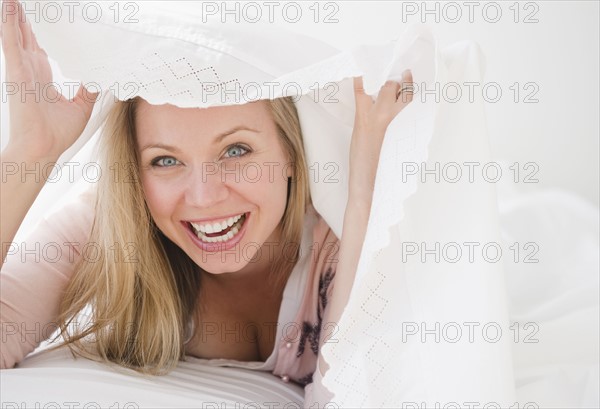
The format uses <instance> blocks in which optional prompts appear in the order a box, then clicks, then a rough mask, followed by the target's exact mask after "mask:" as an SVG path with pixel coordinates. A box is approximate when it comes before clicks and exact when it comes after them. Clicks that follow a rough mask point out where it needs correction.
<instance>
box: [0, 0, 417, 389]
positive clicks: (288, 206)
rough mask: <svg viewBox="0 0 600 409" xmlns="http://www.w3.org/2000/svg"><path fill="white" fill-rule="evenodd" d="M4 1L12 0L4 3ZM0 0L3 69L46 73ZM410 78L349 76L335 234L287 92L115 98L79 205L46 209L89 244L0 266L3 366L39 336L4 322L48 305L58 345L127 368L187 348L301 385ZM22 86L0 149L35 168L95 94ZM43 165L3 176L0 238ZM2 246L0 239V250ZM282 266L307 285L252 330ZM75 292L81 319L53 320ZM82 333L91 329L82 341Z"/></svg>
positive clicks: (160, 365)
mask: <svg viewBox="0 0 600 409" xmlns="http://www.w3.org/2000/svg"><path fill="white" fill-rule="evenodd" d="M10 4H12V5H13V6H15V7H18V10H19V14H18V15H17V14H16V13H7V12H6V9H7V5H10ZM4 5H5V7H4V8H3V21H5V22H6V23H4V24H3V27H2V34H3V36H2V47H3V50H4V53H5V55H6V76H7V81H8V82H14V83H17V84H35V83H42V84H48V83H50V82H51V79H52V73H51V70H50V66H49V64H48V59H47V55H46V54H45V52H44V51H43V50H42V49H41V48H40V47H39V45H38V44H37V41H36V39H35V35H34V34H33V32H32V30H31V28H30V26H29V24H28V23H26V22H25V17H24V14H23V12H22V9H21V7H20V5H19V4H18V3H17V2H14V1H8V2H4ZM411 82H412V78H411V76H410V73H408V72H407V73H406V74H405V76H404V77H403V81H402V83H397V82H392V81H390V82H387V83H386V84H385V85H384V86H383V87H382V89H381V91H380V92H379V95H378V97H377V99H376V100H375V101H374V100H373V99H372V98H371V97H370V96H369V95H367V94H365V92H364V89H363V87H362V79H361V78H355V80H354V91H355V100H356V114H355V122H354V129H353V134H352V142H351V149H350V175H349V176H350V179H349V198H348V204H347V207H346V210H345V216H344V226H343V234H342V237H341V238H339V240H338V238H336V237H335V236H334V235H333V233H332V232H331V230H330V229H329V228H328V226H327V225H326V223H325V222H324V221H323V220H322V219H321V218H320V217H319V215H318V214H317V213H316V212H315V211H314V209H313V208H312V206H311V205H310V197H309V191H308V186H307V169H306V163H305V158H304V153H303V144H302V136H301V130H300V125H299V121H298V117H297V113H296V110H295V107H294V104H293V102H292V101H291V100H290V99H285V98H283V99H278V100H273V101H257V102H253V103H249V104H244V105H236V106H226V107H212V108H206V109H195V108H191V109H190V108H187V109H183V108H178V107H175V106H171V105H161V106H155V105H150V104H149V103H147V102H146V101H144V100H143V99H140V98H135V99H133V100H129V101H125V102H120V103H118V104H117V105H116V108H115V109H114V111H113V112H111V115H110V117H109V119H108V121H107V124H106V126H105V128H104V135H103V136H102V138H101V142H100V143H101V161H102V164H103V166H104V167H103V176H102V179H101V182H100V183H99V184H98V186H97V188H98V190H97V192H94V193H96V195H97V200H96V203H95V207H94V208H87V209H86V207H85V206H86V204H85V203H84V204H81V205H80V206H78V207H77V208H74V209H73V211H72V212H71V211H69V214H68V219H67V215H64V216H63V218H64V219H65V222H63V221H62V220H61V223H58V222H56V223H55V224H54V226H55V227H56V228H57V229H60V231H56V232H55V233H56V234H57V235H59V234H60V235H62V236H61V237H60V239H61V240H63V239H65V238H66V239H69V240H71V242H78V240H81V241H84V242H89V243H95V244H97V245H98V248H99V249H100V256H99V257H98V258H94V259H93V260H92V259H90V258H87V257H85V256H84V255H82V254H81V253H78V256H79V257H78V258H77V259H75V260H69V261H65V263H55V264H53V265H49V264H44V263H41V264H38V265H36V266H33V267H31V268H29V267H28V268H29V273H28V274H25V272H23V271H16V269H10V270H9V271H6V270H3V275H2V280H3V283H2V284H3V285H2V300H1V301H2V303H3V310H4V312H3V315H2V320H3V325H2V331H3V332H4V331H6V332H7V333H3V334H2V336H3V343H4V344H5V345H3V349H2V357H1V358H2V359H1V364H2V368H7V367H12V366H14V364H15V363H16V362H18V361H19V360H20V359H22V358H23V357H24V356H25V355H26V354H27V353H28V352H29V351H31V350H32V349H33V348H34V347H35V346H36V343H39V341H40V340H35V342H29V343H23V342H21V343H19V341H18V338H19V337H22V336H23V334H22V333H21V332H20V331H19V329H18V328H17V329H16V331H12V332H11V333H10V335H13V337H12V338H11V336H9V334H8V330H7V329H6V328H8V327H7V326H6V325H4V324H5V323H9V322H10V323H20V322H25V321H26V320H27V318H26V317H35V318H36V319H37V322H40V321H41V322H43V323H46V322H51V321H54V320H56V321H57V322H58V323H59V326H60V329H61V332H62V335H63V336H64V338H65V341H66V343H67V344H68V345H69V346H70V347H71V348H73V350H74V351H77V352H78V353H80V354H82V355H84V356H88V357H90V358H94V357H96V356H99V357H100V358H101V359H103V360H108V361H113V362H116V363H118V364H120V365H123V366H127V367H131V368H134V369H136V370H139V371H141V372H147V373H155V374H157V373H163V372H164V371H166V370H169V369H171V368H173V367H174V366H175V365H176V364H177V361H178V360H179V359H182V358H183V357H184V356H185V355H186V354H189V355H193V356H197V357H200V358H207V359H212V358H225V359H230V360H233V361H240V362H254V361H258V362H263V361H264V362H265V364H266V363H267V361H269V365H270V367H268V368H267V369H270V370H272V371H273V373H274V374H276V375H279V376H281V377H282V379H283V380H284V381H289V380H293V381H295V382H298V383H300V384H302V385H307V384H310V383H311V382H312V374H313V372H315V371H318V372H319V373H320V374H322V373H324V372H326V370H327V365H326V363H325V362H324V361H323V360H322V359H319V362H317V357H318V356H320V355H319V348H320V346H322V344H323V342H326V340H327V339H328V338H329V337H330V336H331V332H332V331H331V330H332V329H333V328H332V326H331V325H328V324H334V323H335V322H336V321H337V320H338V319H339V317H340V315H341V313H342V311H343V308H344V306H345V305H346V301H347V297H348V294H349V292H350V289H351V287H352V282H353V279H354V272H355V270H356V266H357V263H358V256H359V254H360V250H361V246H362V242H363V240H364V235H365V231H366V226H367V222H368V217H369V212H370V205H371V200H372V194H373V187H374V181H375V174H376V170H377V164H378V160H379V152H380V149H381V145H382V142H383V137H384V134H385V131H386V129H387V127H388V125H389V123H390V122H391V121H392V119H393V118H394V117H395V116H396V115H397V114H398V113H399V112H400V111H401V110H402V109H403V108H404V107H405V106H406V105H407V104H408V103H410V101H411V100H412V94H411V93H410V91H408V90H405V89H404V88H403V85H404V83H406V84H408V83H411ZM55 92H57V91H55ZM30 96H31V95H27V94H26V92H25V91H24V90H23V92H22V93H17V94H13V95H10V96H9V107H10V131H9V132H10V135H9V137H10V138H9V143H8V145H7V147H6V148H5V149H4V150H3V152H2V162H16V163H20V164H23V165H25V166H27V167H28V168H34V167H35V164H36V163H37V164H40V166H39V169H44V167H45V165H46V164H49V163H53V162H56V161H57V159H58V158H59V156H60V155H61V154H62V153H63V152H64V151H65V150H66V149H67V148H68V147H69V146H71V145H72V144H73V143H74V142H75V140H76V139H77V138H78V137H79V135H80V134H81V133H82V131H83V129H84V127H85V125H86V123H87V121H88V120H89V117H90V114H91V110H92V108H93V105H94V102H95V99H96V97H97V95H93V94H90V93H89V92H87V90H86V89H85V88H83V87H82V88H80V90H79V92H78V93H77V95H76V96H75V98H74V99H73V100H72V101H68V100H66V99H65V98H64V97H63V98H61V99H60V101H59V102H58V103H57V102H48V101H46V100H44V99H36V98H34V97H30ZM49 99H50V100H54V98H52V96H49ZM43 176H44V175H42V177H41V178H26V179H25V180H22V179H21V177H20V175H3V178H2V191H3V193H4V194H2V199H1V200H2V202H1V205H2V214H1V218H2V228H1V235H2V243H10V242H12V241H13V239H14V236H15V234H16V232H17V230H18V228H19V225H20V224H21V222H22V221H23V218H24V217H25V215H26V213H27V210H28V209H29V208H30V207H31V205H32V203H33V202H34V200H35V198H36V197H37V195H38V193H39V192H40V190H41V188H42V187H43V185H44V182H45V179H44V177H43ZM46 177H47V175H46ZM6 192H10V195H8V194H6ZM86 203H87V204H89V200H88V201H87V202H86ZM69 220H70V222H69ZM305 220H313V223H306V222H305ZM78 221H79V224H78ZM306 226H310V227H311V228H312V229H313V232H312V234H311V236H312V239H313V241H314V243H313V244H314V245H313V247H312V250H311V251H312V252H313V254H312V257H311V259H312V262H310V263H308V265H300V264H299V258H300V256H301V254H300V247H301V246H300V243H301V241H302V236H303V233H306V232H304V231H303V229H305V228H306ZM50 230H52V229H49V228H46V229H45V230H44V229H43V228H42V229H38V232H37V233H36V234H38V235H40V236H42V235H49V234H52V232H51V231H50ZM115 245H116V247H115ZM127 246H131V247H127ZM7 249H8V247H7V246H5V245H3V246H2V260H4V259H5V258H6V256H7ZM128 250H133V256H134V257H133V259H131V258H129V256H131V255H132V254H131V253H130V252H129V251H128ZM294 268H298V269H299V270H304V271H306V272H305V273H301V274H305V275H307V276H308V277H307V278H306V283H307V284H306V288H307V293H306V294H305V296H304V298H303V301H302V304H301V306H300V309H299V310H297V311H296V314H295V318H294V323H295V324H297V326H296V327H295V329H296V330H297V333H296V334H295V335H293V336H291V337H290V336H289V335H290V334H287V338H285V339H283V341H287V342H282V340H281V339H279V338H277V337H276V334H275V333H277V334H281V332H277V331H263V330H260V329H261V328H265V327H268V326H269V324H270V323H276V324H277V325H282V324H283V323H282V322H278V317H281V316H282V315H281V314H280V307H281V306H282V298H283V293H284V289H285V286H286V283H287V282H288V279H289V277H290V275H291V274H292V272H293V270H294ZM334 277H335V279H334ZM36 279H43V280H50V281H52V280H54V281H52V282H53V286H54V287H53V288H55V289H56V290H57V291H55V292H53V293H52V294H48V293H45V294H43V293H41V292H40V293H39V294H35V298H37V299H38V300H39V301H40V302H38V303H37V309H35V308H34V307H32V306H31V305H29V303H28V302H27V298H25V297H23V292H24V291H26V290H27V289H28V288H31V287H28V283H30V282H33V281H34V280H36ZM28 280H30V281H28ZM63 292H64V295H62V294H63ZM30 296H31V295H30ZM59 304H60V305H59ZM88 304H89V305H90V306H91V308H92V313H93V320H92V322H91V323H90V325H88V326H84V327H82V328H80V329H77V330H75V331H74V332H70V331H68V328H67V327H68V325H69V323H73V322H74V319H75V318H76V315H77V314H78V313H79V312H80V311H81V310H82V309H84V308H85V307H86V306H87V305H88ZM5 306H10V307H11V308H4V307H5ZM7 311H8V312H7ZM5 314H6V315H5ZM239 323H241V324H244V326H245V327H244V332H243V336H241V337H234V340H233V341H230V340H227V339H226V338H224V335H226V333H227V331H230V330H229V329H228V328H230V327H233V328H236V329H235V330H234V331H237V332H239V330H238V329H237V327H236V325H237V324H239ZM213 324H217V327H216V328H213V327H211V326H210V325H213ZM228 325H230V327H228ZM248 326H250V328H251V329H250V330H246V329H247V328H248ZM88 335H92V336H93V337H94V338H93V339H94V342H93V343H90V342H84V341H86V340H87V336H88ZM5 339H6V342H5V341H4V340H5ZM223 339H225V341H223ZM277 342H281V344H280V345H279V347H281V350H280V351H279V355H278V357H277V359H276V362H274V361H273V359H269V358H273V357H275V355H276V354H275V352H276V350H275V348H276V345H275V344H276V343H277ZM281 351H288V352H281ZM265 368H266V367H265Z"/></svg>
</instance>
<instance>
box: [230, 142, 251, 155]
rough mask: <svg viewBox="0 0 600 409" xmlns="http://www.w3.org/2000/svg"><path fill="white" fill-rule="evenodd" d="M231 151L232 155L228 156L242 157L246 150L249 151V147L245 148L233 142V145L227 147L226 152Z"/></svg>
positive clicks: (246, 152)
mask: <svg viewBox="0 0 600 409" xmlns="http://www.w3.org/2000/svg"><path fill="white" fill-rule="evenodd" d="M231 152H233V154H232V155H230V157H237V158H239V157H242V156H244V155H246V154H248V152H250V150H249V149H247V148H246V147H244V146H242V145H239V144H235V145H231V146H230V147H229V148H228V149H227V153H231Z"/></svg>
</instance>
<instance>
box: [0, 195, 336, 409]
mask: <svg viewBox="0 0 600 409" xmlns="http://www.w3.org/2000/svg"><path fill="white" fill-rule="evenodd" d="M94 195H95V190H94V189H89V190H87V191H85V192H84V193H83V194H81V195H79V196H78V197H77V199H76V200H74V201H73V202H71V203H69V204H67V205H66V206H65V207H63V208H62V209H61V210H60V211H58V212H56V213H54V214H53V215H52V216H49V217H47V218H45V219H44V220H43V221H42V222H40V224H39V225H38V226H37V227H36V229H35V230H34V232H33V233H32V234H31V235H30V236H29V237H28V238H27V240H26V241H25V242H24V243H18V244H14V245H13V247H11V248H10V250H9V253H8V254H9V255H8V256H7V258H6V262H5V264H4V266H3V268H2V271H1V273H0V280H1V283H0V322H1V329H0V331H1V335H2V348H0V367H1V368H2V369H4V368H12V367H13V366H15V365H16V364H17V363H18V362H19V361H21V360H22V359H23V358H24V357H25V356H26V355H27V354H29V353H30V352H32V351H33V350H34V349H35V348H36V347H37V346H38V345H39V344H40V343H41V342H42V341H44V340H46V339H47V338H48V337H49V336H50V335H52V333H53V332H54V331H55V329H56V328H57V326H56V319H57V317H58V306H59V302H60V298H61V295H62V293H63V291H64V290H65V288H66V286H67V284H68V281H69V280H70V278H71V276H72V274H73V272H74V267H75V264H76V263H77V261H78V259H79V258H80V257H81V254H82V253H85V254H88V252H89V253H90V254H91V253H92V252H93V248H90V246H87V243H88V239H89V234H90V232H91V228H92V223H93V214H94ZM338 251H339V240H338V238H337V237H336V236H335V235H334V233H333V231H332V230H331V229H330V228H329V226H328V225H327V223H326V222H325V221H324V220H323V218H321V216H320V215H319V214H318V213H317V212H316V211H315V209H314V208H313V207H312V206H311V207H309V208H308V209H307V213H306V218H305V225H304V232H303V237H302V244H301V247H300V259H299V260H298V262H297V264H296V266H295V267H294V269H293V271H292V273H291V274H290V278H289V279H288V282H287V283H286V287H285V290H284V294H283V300H282V304H281V308H280V312H279V317H278V326H277V337H276V342H275V347H274V350H273V352H272V353H271V355H270V356H269V357H268V358H267V360H266V361H265V362H244V361H236V360H231V359H205V360H201V361H204V363H206V364H208V365H214V366H234V367H242V368H247V369H255V370H265V371H271V372H272V373H273V374H275V375H277V376H279V377H280V378H281V379H282V381H283V382H289V381H294V382H296V383H299V384H300V385H302V386H305V407H309V406H312V404H313V403H315V402H317V403H319V404H320V405H323V404H324V403H325V402H327V401H329V400H330V398H331V397H332V396H331V394H330V393H329V391H328V390H327V389H325V388H324V387H323V386H322V385H321V379H322V374H321V373H320V371H319V370H318V368H317V358H318V351H319V346H320V345H321V344H322V343H323V341H324V340H323V337H324V336H325V335H328V336H331V334H332V333H335V332H334V331H333V324H330V323H323V322H322V318H323V316H324V312H325V308H326V306H327V301H328V300H329V299H330V298H331V297H330V296H331V291H332V289H333V279H334V276H335V270H336V266H337V253H338ZM321 329H322V331H321ZM332 340H333V339H332Z"/></svg>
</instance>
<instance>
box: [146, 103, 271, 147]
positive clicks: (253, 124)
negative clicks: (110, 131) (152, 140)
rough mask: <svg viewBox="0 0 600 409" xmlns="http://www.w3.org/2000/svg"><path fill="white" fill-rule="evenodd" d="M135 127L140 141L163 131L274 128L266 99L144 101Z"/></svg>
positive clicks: (189, 131)
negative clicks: (192, 103) (204, 103)
mask: <svg viewBox="0 0 600 409" xmlns="http://www.w3.org/2000/svg"><path fill="white" fill-rule="evenodd" d="M135 122H136V130H137V136H138V138H139V139H140V140H143V139H145V138H147V137H158V136H160V135H161V134H163V135H164V134H167V133H168V134H171V135H172V134H178V135H185V134H189V133H191V132H194V133H195V134H196V135H197V134H198V133H201V134H203V135H206V136H210V135H216V134H218V133H221V132H223V131H227V130H229V129H232V128H234V127H236V126H246V127H249V128H252V129H255V130H257V131H268V130H275V128H276V125H275V122H274V121H273V119H272V116H271V112H270V109H269V105H268V102H267V101H256V102H251V103H247V104H242V105H229V106H219V107H210V108H180V107H176V106H174V105H169V104H165V105H151V104H149V103H148V102H146V101H144V100H141V101H140V102H139V103H138V106H137V110H136V117H135Z"/></svg>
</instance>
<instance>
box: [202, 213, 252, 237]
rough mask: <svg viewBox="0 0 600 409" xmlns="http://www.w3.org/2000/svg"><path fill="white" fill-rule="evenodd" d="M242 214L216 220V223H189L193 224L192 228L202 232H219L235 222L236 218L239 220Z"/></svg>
mask: <svg viewBox="0 0 600 409" xmlns="http://www.w3.org/2000/svg"><path fill="white" fill-rule="evenodd" d="M242 216H243V213H242V214H239V215H237V216H234V217H230V218H229V219H227V220H223V221H222V222H217V223H208V224H198V223H191V224H192V226H194V229H196V230H197V231H201V232H202V233H219V232H221V231H223V230H225V229H226V228H227V227H231V226H232V225H233V224H234V223H235V222H237V221H238V220H240V217H242Z"/></svg>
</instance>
